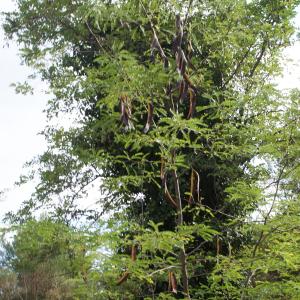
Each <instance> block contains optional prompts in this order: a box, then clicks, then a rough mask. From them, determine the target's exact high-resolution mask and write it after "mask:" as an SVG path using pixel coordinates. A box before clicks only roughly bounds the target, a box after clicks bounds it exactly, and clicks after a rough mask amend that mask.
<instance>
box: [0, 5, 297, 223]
mask: <svg viewBox="0 0 300 300" xmlns="http://www.w3.org/2000/svg"><path fill="white" fill-rule="evenodd" d="M13 8H14V5H13V1H12V0H0V11H10V10H12V9H13ZM298 11H299V13H298V15H297V17H296V19H295V25H296V26H297V27H300V9H299V10H298ZM6 44H7V43H6V41H5V40H4V36H3V32H2V31H1V30H0V145H1V146H0V191H3V190H4V191H5V193H4V196H0V222H1V219H2V217H3V216H4V214H5V213H6V212H8V211H10V210H17V209H18V207H19V205H20V204H21V202H22V201H23V200H25V199H27V198H28V197H29V196H30V194H31V192H32V191H33V189H34V184H27V185H26V186H23V187H22V188H19V187H15V186H14V182H15V181H17V180H18V178H19V176H20V175H21V174H22V167H23V165H24V163H25V162H26V161H29V160H30V159H32V158H33V157H34V156H36V155H38V154H40V153H42V152H43V150H44V149H45V148H46V143H45V141H44V139H43V137H42V136H40V135H38V132H39V131H41V130H42V129H43V128H44V126H45V125H46V118H45V116H44V114H43V109H44V108H45V106H46V103H47V99H49V97H50V96H49V95H46V94H45V90H46V86H45V84H43V83H42V82H41V81H39V80H35V82H34V86H33V87H34V88H35V93H34V95H27V96H24V95H20V94H16V93H15V91H14V88H13V87H11V86H10V85H11V84H12V83H14V82H24V81H25V80H26V78H27V76H28V75H30V74H31V73H32V70H30V69H28V68H27V67H26V66H24V65H21V61H20V58H19V57H18V46H17V45H16V44H14V43H10V45H9V47H8V46H7V45H6ZM285 57H286V58H287V61H285V62H284V63H283V65H284V76H283V77H282V78H280V79H278V85H279V87H280V88H281V89H287V88H294V87H299V88H300V85H299V82H300V42H296V43H295V44H294V45H293V46H292V47H290V48H289V49H287V50H286V51H285Z"/></svg>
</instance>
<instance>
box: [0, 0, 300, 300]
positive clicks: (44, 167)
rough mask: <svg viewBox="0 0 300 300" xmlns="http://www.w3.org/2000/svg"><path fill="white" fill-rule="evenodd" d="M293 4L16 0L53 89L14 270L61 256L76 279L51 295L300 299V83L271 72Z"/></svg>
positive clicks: (34, 268) (12, 34)
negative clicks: (296, 86) (94, 205)
mask: <svg viewBox="0 0 300 300" xmlns="http://www.w3.org/2000/svg"><path fill="white" fill-rule="evenodd" d="M298 3H299V1H296V0H289V1H287V0H274V1H266V0H253V1H244V0H236V1H233V0H222V1H220V0H202V1H199V0H194V1H193V0H189V1H187V0H168V1H167V0H152V1H146V0H120V1H109V0H107V1H105V0H84V1H83V0H82V1H81V0H56V1H38V0H18V1H17V4H18V8H17V10H16V11H15V12H13V13H8V14H6V15H5V21H4V25H3V26H4V29H5V32H6V35H7V37H8V38H9V39H15V40H16V41H17V42H18V43H19V45H20V53H21V57H22V59H23V60H24V63H26V64H27V65H29V66H31V67H33V68H34V70H35V71H36V74H38V76H41V78H42V80H44V81H46V82H47V83H48V84H49V89H50V91H51V93H52V95H53V98H52V99H51V100H50V101H49V104H48V107H47V115H48V118H49V126H48V127H47V128H45V130H44V131H43V134H44V136H45V138H46V139H47V141H48V145H49V146H48V150H47V151H46V152H45V153H44V154H42V155H41V156H39V157H37V158H35V159H34V160H33V161H32V162H30V163H28V168H29V170H30V171H29V173H28V175H27V176H22V177H21V181H20V183H23V182H26V181H27V180H30V179H32V178H33V177H35V176H36V177H38V178H39V182H40V183H39V184H38V185H37V187H36V191H35V193H34V194H33V195H32V198H31V199H29V200H27V201H24V204H23V207H22V208H21V209H20V211H19V212H18V213H17V214H10V215H8V219H9V220H10V222H11V224H12V225H17V229H15V230H16V231H15V237H14V242H13V243H12V245H11V250H10V251H11V252H12V253H13V255H12V256H11V257H8V258H6V259H4V261H6V262H9V266H6V267H3V272H4V273H5V272H6V273H7V272H8V273H7V274H6V276H13V273H11V272H13V271H14V272H16V273H17V274H18V276H21V277H20V278H23V277H22V276H23V275H24V272H25V271H26V272H25V273H26V274H27V273H28V272H29V274H30V276H36V275H35V274H36V272H39V271H40V269H41V268H42V270H48V269H47V268H50V267H51V268H50V269H51V272H50V271H49V272H48V271H46V272H48V273H49V274H52V273H55V272H59V271H57V269H55V268H56V267H55V266H56V265H57V264H56V263H52V259H54V261H55V262H58V267H59V270H64V271H66V272H71V275H68V276H69V277H68V278H72V279H73V280H77V281H78V282H80V285H79V286H80V287H81V289H80V291H77V290H76V289H75V290H74V288H73V289H72V288H71V287H70V286H68V288H69V289H71V291H69V290H68V291H69V294H68V295H67V294H63V293H64V292H63V291H62V290H61V292H58V296H57V298H55V297H56V296H51V297H53V298H51V297H50V299H69V298H70V299H155V298H157V299H177V298H178V299H182V298H186V299H271V298H277V299H297V295H299V288H300V285H299V283H300V282H299V279H300V278H299V271H300V268H299V267H300V266H299V258H300V251H299V237H298V235H299V229H300V228H299V226H300V223H299V221H300V220H299V210H300V206H299V195H298V194H299V183H298V181H297V178H299V174H300V168H299V157H300V156H299V149H300V147H299V129H298V128H297V126H296V124H297V123H299V94H300V93H299V91H297V90H294V91H291V92H290V93H286V94H284V93H282V92H281V91H279V90H278V89H277V88H276V85H275V84H274V78H275V77H276V76H278V75H279V74H280V72H281V68H280V61H281V53H282V50H283V49H284V48H285V47H287V46H289V45H290V43H291V38H292V34H293V33H294V29H293V26H292V18H293V17H294V15H295V8H296V6H297V5H298ZM26 86H27V84H26V85H25V87H26ZM23 87H24V86H23ZM65 119H69V122H68V124H67V126H62V125H61V124H62V123H61V121H62V120H65ZM56 123H58V124H59V125H55V124H56ZM93 184H96V185H99V201H98V207H99V208H98V209H82V203H84V201H85V199H86V198H87V193H88V191H89V190H90V187H91V185H93ZM80 204H81V205H80ZM40 208H42V209H43V210H44V211H45V210H46V211H47V218H46V220H41V221H34V220H33V218H34V215H35V211H36V210H38V209H40ZM76 222H80V223H81V224H82V223H84V224H85V229H84V231H81V230H79V229H78V227H80V226H79V225H78V223H76ZM35 227H37V228H41V231H39V230H37V231H35V229H34V228H35ZM86 227H87V228H86ZM99 228H100V229H99ZM32 230H33V231H32ZM58 232H59V234H58ZM66 236H67V238H66ZM26 237H30V239H27V238H26ZM61 239H62V240H64V241H61ZM87 239H88V240H87ZM52 241H55V243H54V244H53V245H55V246H53V245H52ZM66 241H68V243H67V244H66ZM78 241H79V242H78ZM78 243H79V244H82V245H84V253H83V254H81V255H80V254H77V252H76V251H79V250H76V249H79V248H78V247H79V246H80V245H78ZM70 247H71V248H72V249H73V250H74V251H75V252H74V253H75V254H74V257H73V256H72V259H71V260H70V257H69V258H68V253H69V249H70ZM6 248H7V251H8V250H9V249H10V247H9V246H6ZM27 251H29V252H27ZM45 251H46V253H48V254H47V255H45ZM8 253H9V251H8ZM29 253H35V254H34V257H35V259H34V260H33V261H32V260H31V259H29V260H28V255H29ZM130 254H131V255H130ZM49 264H50V265H49ZM25 267H26V268H28V269H26V270H25V269H24V268H25ZM43 268H44V269H43ZM82 268H84V272H83V271H82ZM24 270H25V271H24ZM80 270H81V271H80ZM80 274H81V275H80ZM82 274H84V276H83V275H82ZM4 277H5V276H4ZM5 278H7V277H5ZM65 279H66V278H64V280H62V281H61V282H60V284H61V286H60V287H59V288H61V289H62V287H63V286H64V282H65ZM48 281H49V282H48V286H47V288H48V289H47V290H43V291H41V294H38V295H37V294H36V295H35V296H32V295H33V294H30V295H31V296H26V297H38V298H37V299H44V298H45V299H49V296H47V293H49V290H50V291H52V289H53V287H52V284H54V283H52V281H51V280H50V279H49V280H48ZM16 284H17V283H16ZM21 286H22V282H21ZM91 287H92V288H91ZM1 289H2V288H1ZM35 292H36V291H35ZM28 293H33V292H32V291H30V292H28ZM36 293H37V292H36ZM66 293H67V292H66ZM80 293H81V294H80ZM47 297H48V298H47ZM59 297H61V298H59ZM68 297H69V298H68Z"/></svg>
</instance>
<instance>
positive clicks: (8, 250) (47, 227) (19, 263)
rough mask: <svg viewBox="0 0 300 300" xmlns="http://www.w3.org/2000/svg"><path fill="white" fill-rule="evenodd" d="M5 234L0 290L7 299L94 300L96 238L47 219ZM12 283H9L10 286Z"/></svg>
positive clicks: (34, 221) (29, 223) (82, 230)
mask: <svg viewBox="0 0 300 300" xmlns="http://www.w3.org/2000/svg"><path fill="white" fill-rule="evenodd" d="M13 229H14V236H13V239H12V241H7V240H8V239H7V237H6V233H7V232H11V231H8V230H6V231H4V235H3V239H2V247H3V248H4V257H3V258H2V261H3V263H4V265H3V269H2V276H1V277H2V278H3V280H2V284H1V286H0V291H3V292H4V295H5V293H7V294H8V293H10V294H9V297H10V298H9V297H8V299H52V300H53V299H75V298H76V297H77V298H78V297H81V298H84V299H93V293H94V290H95V289H94V286H93V285H95V282H94V281H93V280H89V282H87V277H88V273H89V274H90V275H91V276H92V274H93V269H92V261H93V259H94V258H93V255H94V251H95V249H96V247H97V246H95V242H96V239H97V236H96V237H92V236H91V234H89V233H87V232H85V230H84V229H83V228H82V229H80V230H79V229H76V230H75V229H72V228H69V227H68V226H66V225H65V224H62V223H58V222H52V221H51V220H49V219H47V218H44V219H42V220H40V221H36V220H31V221H28V222H26V224H23V225H21V226H18V227H14V228H13ZM9 283H10V284H9Z"/></svg>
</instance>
